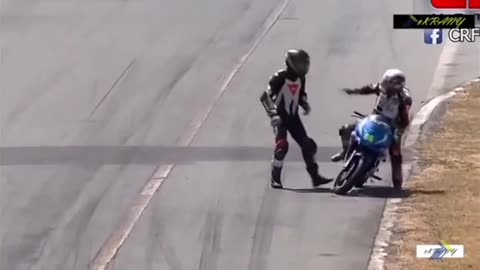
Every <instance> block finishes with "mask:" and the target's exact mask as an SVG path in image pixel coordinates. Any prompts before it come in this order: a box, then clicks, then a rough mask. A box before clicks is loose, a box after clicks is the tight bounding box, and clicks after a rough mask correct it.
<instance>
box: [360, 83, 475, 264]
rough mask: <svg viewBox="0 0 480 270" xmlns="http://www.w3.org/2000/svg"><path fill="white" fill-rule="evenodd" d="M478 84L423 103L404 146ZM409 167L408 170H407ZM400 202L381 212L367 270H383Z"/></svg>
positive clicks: (466, 84)
mask: <svg viewBox="0 0 480 270" xmlns="http://www.w3.org/2000/svg"><path fill="white" fill-rule="evenodd" d="M478 83H480V77H479V78H477V79H474V80H471V81H469V82H467V83H465V84H464V85H463V86H460V87H457V88H455V89H453V90H452V91H449V92H447V93H445V94H443V95H440V96H437V97H435V98H433V99H431V100H430V101H428V102H427V103H425V104H424V105H423V106H422V108H420V110H419V111H418V112H417V113H416V114H415V117H414V118H413V121H412V124H411V125H410V127H409V130H408V133H407V136H406V138H405V141H404V146H405V147H408V146H411V145H413V144H414V143H415V142H416V141H417V139H418V137H419V136H420V134H421V131H422V130H421V128H422V126H423V125H424V124H425V123H426V122H427V121H428V119H429V118H430V116H431V115H432V113H433V111H434V110H435V108H436V107H437V106H438V105H439V104H441V103H442V102H444V101H446V100H448V99H449V98H451V97H453V96H455V95H456V94H457V93H458V92H462V91H465V89H466V88H468V87H469V86H471V85H472V84H478ZM411 166H412V164H410V165H407V166H405V167H407V168H405V167H404V170H405V169H407V172H409V171H410V168H411ZM409 167H410V168H409ZM401 202H402V199H401V198H394V199H387V202H386V204H385V209H384V211H383V216H382V219H381V221H380V227H379V229H378V233H377V236H376V238H375V243H374V246H373V250H372V253H371V256H370V260H369V264H368V270H384V269H385V257H386V256H388V254H387V253H386V251H385V249H386V247H388V245H389V243H390V240H391V236H392V228H393V227H394V226H395V224H396V222H397V219H398V216H399V213H397V211H396V210H397V209H398V206H399V204H400V203H401Z"/></svg>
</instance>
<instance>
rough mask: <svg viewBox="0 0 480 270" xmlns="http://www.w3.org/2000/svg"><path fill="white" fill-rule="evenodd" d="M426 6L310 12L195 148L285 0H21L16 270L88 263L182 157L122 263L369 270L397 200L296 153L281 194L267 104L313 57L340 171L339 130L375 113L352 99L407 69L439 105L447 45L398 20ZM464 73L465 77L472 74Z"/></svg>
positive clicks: (11, 56) (253, 61)
mask: <svg viewBox="0 0 480 270" xmlns="http://www.w3.org/2000/svg"><path fill="white" fill-rule="evenodd" d="M415 2H416V3H415V4H412V1H409V0H405V1H393V0H388V1H386V0H363V1H359V0H348V1H336V0H325V1H318V0H296V1H295V0H292V1H291V3H289V5H288V6H287V7H286V9H285V10H284V11H283V12H282V14H281V16H280V18H279V19H278V20H277V21H276V22H275V23H274V24H273V27H272V28H271V29H270V30H269V31H268V33H267V34H266V35H265V36H264V37H263V38H262V39H261V41H260V43H259V44H258V47H256V49H255V50H254V51H253V53H252V54H251V55H250V57H249V58H248V59H247V60H246V61H245V63H244V64H243V65H242V67H241V69H240V70H239V71H238V72H237V73H236V75H235V77H234V78H233V80H232V81H231V83H230V84H229V85H228V86H227V87H226V89H225V92H224V94H223V95H222V96H221V98H220V99H219V100H218V101H217V102H216V103H215V106H214V107H213V110H212V111H211V113H210V115H209V117H208V119H207V120H206V121H205V122H204V123H203V124H202V126H201V127H200V130H199V132H198V134H196V136H195V137H194V139H193V141H192V144H191V145H190V146H189V147H185V146H179V145H178V140H179V138H181V137H182V136H185V133H186V132H189V130H191V123H192V121H193V120H194V119H195V118H196V116H197V115H199V114H201V113H204V112H205V110H207V109H208V108H209V107H208V106H209V104H212V102H214V101H215V96H216V95H217V94H218V93H219V91H220V90H221V87H222V84H223V82H224V81H225V78H226V77H227V76H228V75H229V74H231V73H232V71H233V70H234V68H235V66H236V65H237V64H238V63H239V61H240V59H241V58H242V57H243V56H244V55H245V54H246V53H247V52H248V51H249V50H250V49H251V48H252V46H253V45H254V44H255V43H256V42H257V40H258V39H259V35H260V34H261V33H262V31H264V30H265V25H268V24H269V23H271V22H273V20H274V19H275V14H276V13H277V12H279V11H280V10H281V8H282V6H283V5H284V3H285V2H284V1H283V0H204V1H194V0H161V1H154V0H137V1H120V0H117V1H116V0H109V1H98V0H63V1H53V0H52V1H37V0H14V1H12V0H10V1H5V0H4V1H3V2H1V9H0V11H1V14H0V15H1V18H2V20H1V24H0V33H1V36H2V39H1V42H2V52H1V66H0V67H1V68H0V74H1V75H0V76H1V77H0V86H1V87H0V91H1V96H0V102H1V104H0V110H1V122H0V123H1V137H0V141H1V149H0V150H1V159H0V165H1V166H2V167H1V178H0V206H1V218H0V239H1V242H0V269H5V270H7V269H8V270H23V269H35V270H43V269H46V270H68V269H87V268H88V265H89V263H90V262H91V261H92V260H93V258H94V257H95V256H96V254H97V253H98V252H99V250H100V248H101V247H102V245H103V243H104V242H105V241H106V239H107V238H108V237H109V235H110V234H111V233H112V232H114V231H115V230H117V225H118V224H119V222H121V220H122V219H123V218H124V215H125V213H126V212H127V210H128V209H129V207H130V205H131V203H132V201H133V200H134V199H135V197H136V195H137V194H138V193H139V192H140V191H141V190H142V188H143V186H144V185H145V183H146V182H147V181H148V179H149V178H150V177H151V175H152V173H153V172H154V171H155V168H156V167H157V165H160V164H170V163H174V164H175V165H176V167H175V168H174V169H173V171H172V172H171V174H170V175H169V177H168V178H167V179H166V180H165V181H164V183H163V184H162V185H161V187H160V189H159V190H158V192H157V193H156V194H155V195H154V197H153V199H152V200H151V202H150V204H149V206H148V207H147V208H146V210H145V211H144V212H143V214H142V216H141V217H140V219H139V220H138V222H137V223H136V225H135V227H134V228H133V230H132V231H131V233H130V235H129V237H128V238H127V240H126V242H125V243H124V244H123V246H122V247H121V249H120V250H119V252H118V254H116V256H115V258H114V260H113V262H112V263H111V264H110V267H109V269H118V270H123V269H171V270H191V269H201V270H224V269H228V270H237V269H238V270H245V269H249V270H263V269H276V270H283V269H335V270H350V269H355V270H357V269H364V268H365V267H366V265H367V261H368V256H369V254H370V251H371V246H372V243H373V238H374V236H375V233H376V231H377V227H378V223H379V219H380V217H381V213H382V209H383V206H384V202H385V199H384V198H383V197H385V196H382V193H384V189H381V188H380V189H377V190H376V191H375V192H373V191H370V192H367V193H365V194H360V193H357V194H356V195H355V194H354V195H355V196H346V197H338V196H334V195H332V194H331V193H329V191H328V189H320V190H316V191H312V190H310V182H309V179H308V177H307V174H306V172H305V170H304V165H303V164H302V161H301V158H300V154H299V150H298V147H297V146H296V145H295V144H294V142H291V150H290V153H289V157H288V160H289V161H290V162H288V163H287V165H286V167H285V173H284V179H285V180H284V184H285V186H286V187H287V189H286V190H283V191H277V190H271V189H270V187H269V183H268V174H269V170H268V169H269V162H270V157H271V153H272V147H273V137H272V129H271V128H270V127H269V126H268V121H267V118H266V116H265V114H264V112H263V109H262V107H261V105H260V103H259V101H258V98H259V95H260V93H261V91H263V90H264V89H265V87H266V83H267V79H268V77H269V76H270V75H272V73H273V72H275V71H276V70H277V69H280V68H281V67H282V65H283V56H284V53H285V50H286V49H288V48H290V47H302V48H304V49H306V50H308V51H309V52H310V54H311V57H312V66H311V73H310V75H309V81H308V82H307V91H308V93H309V97H310V101H311V104H312V107H313V110H312V114H311V115H310V116H308V117H306V118H304V119H305V125H306V126H307V129H308V130H309V132H310V135H311V136H312V137H313V138H314V139H315V140H316V141H317V143H318V145H319V146H320V153H319V154H318V159H319V161H320V162H321V163H320V168H321V171H322V172H323V173H324V174H325V175H328V176H334V175H335V174H336V173H338V171H339V168H340V165H338V164H332V163H329V162H328V158H329V156H330V155H331V154H333V153H335V152H336V151H337V150H338V149H339V141H338V137H337V129H338V127H339V126H340V125H342V124H343V123H346V122H348V121H350V120H351V118H350V117H349V114H350V112H351V111H352V110H354V109H356V110H360V111H363V112H368V111H369V110H370V109H371V106H372V104H373V101H374V98H373V97H349V96H345V95H343V94H341V93H340V92H339V90H338V89H340V88H342V87H352V86H357V85H361V84H364V83H368V82H371V81H375V80H377V79H379V76H380V75H381V73H382V71H383V70H384V69H386V68H389V67H393V66H396V67H399V68H401V69H404V70H405V71H406V73H407V75H408V76H409V81H408V82H409V85H410V87H411V88H412V89H414V92H413V96H414V98H415V101H416V103H415V107H414V109H415V110H416V109H418V108H419V105H420V101H422V100H424V99H425V98H427V96H428V95H429V93H428V89H429V87H430V85H431V83H432V78H433V73H434V70H435V67H436V65H437V62H438V57H439V54H440V51H441V46H428V45H425V44H423V32H421V30H419V31H395V32H394V31H393V30H392V29H391V28H392V23H391V21H392V17H391V15H392V14H393V13H411V12H412V11H413V9H414V8H415V9H417V11H420V12H422V11H424V12H426V11H428V9H427V8H426V7H428V3H427V2H428V1H425V3H423V1H415ZM467 55H468V54H467ZM466 59H467V60H468V59H470V58H466ZM467 60H465V61H467ZM470 60H472V61H473V58H471V59H470ZM477 60H478V59H477ZM458 74H461V76H460V75H458V76H457V77H452V78H451V79H450V82H452V83H453V82H459V81H461V80H462V79H463V77H462V76H465V77H467V76H469V74H467V73H466V72H463V71H462V70H460V71H458ZM384 172H385V174H386V176H387V178H388V174H389V170H388V168H387V170H384ZM383 185H389V182H388V181H387V182H385V183H383Z"/></svg>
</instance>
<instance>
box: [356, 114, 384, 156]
mask: <svg viewBox="0 0 480 270" xmlns="http://www.w3.org/2000/svg"><path fill="white" fill-rule="evenodd" d="M355 134H356V136H357V138H358V140H359V143H360V145H361V146H362V147H366V148H368V149H371V150H374V151H384V150H386V149H387V148H389V147H390V145H391V144H392V142H393V134H392V128H391V127H390V125H388V124H387V123H385V122H384V121H381V119H380V118H379V117H378V116H376V115H371V116H368V117H366V118H364V119H362V120H361V121H360V122H359V123H358V124H357V126H356V128H355Z"/></svg>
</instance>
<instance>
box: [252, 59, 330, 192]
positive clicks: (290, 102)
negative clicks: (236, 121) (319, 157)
mask: <svg viewBox="0 0 480 270" xmlns="http://www.w3.org/2000/svg"><path fill="white" fill-rule="evenodd" d="M260 101H261V102H262V104H263V106H264V108H265V110H266V111H267V114H268V115H269V116H270V117H273V116H275V115H278V116H279V117H280V119H281V124H279V125H278V126H277V127H276V136H275V143H276V145H275V150H274V154H273V159H272V181H276V182H278V183H280V182H281V181H280V175H281V171H282V167H283V160H284V159H285V156H286V155H287V152H288V140H287V132H288V133H290V135H291V136H292V138H293V139H294V140H295V141H296V142H297V143H298V145H299V146H300V147H301V149H302V155H303V159H304V161H305V164H306V169H307V172H308V173H309V175H310V176H311V178H312V183H313V184H314V186H316V185H318V184H316V183H315V182H316V181H317V182H318V181H319V180H318V179H323V180H326V179H325V178H323V177H322V176H320V175H319V174H318V165H317V162H316V161H315V154H316V151H317V144H316V143H315V141H314V140H313V139H312V138H310V137H309V136H308V135H307V132H306V130H305V127H304V126H303V123H302V120H301V119H300V116H299V112H298V111H299V110H298V107H299V106H300V107H302V108H303V109H304V110H306V111H309V110H310V105H309V103H308V102H307V93H306V92H305V77H298V76H297V75H296V74H295V73H294V72H292V71H290V70H289V69H288V68H286V69H282V70H279V71H277V72H276V73H275V74H274V75H273V76H272V77H271V78H270V81H269V83H268V89H267V90H266V91H265V92H263V93H262V95H261V98H260Z"/></svg>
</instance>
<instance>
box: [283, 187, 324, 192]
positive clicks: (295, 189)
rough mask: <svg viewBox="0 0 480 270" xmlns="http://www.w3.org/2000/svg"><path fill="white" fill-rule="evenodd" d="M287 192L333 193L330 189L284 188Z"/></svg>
mask: <svg viewBox="0 0 480 270" xmlns="http://www.w3.org/2000/svg"><path fill="white" fill-rule="evenodd" d="M282 190H285V191H292V192H297V193H331V192H332V190H331V189H330V188H285V187H284V188H283V189H282Z"/></svg>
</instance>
